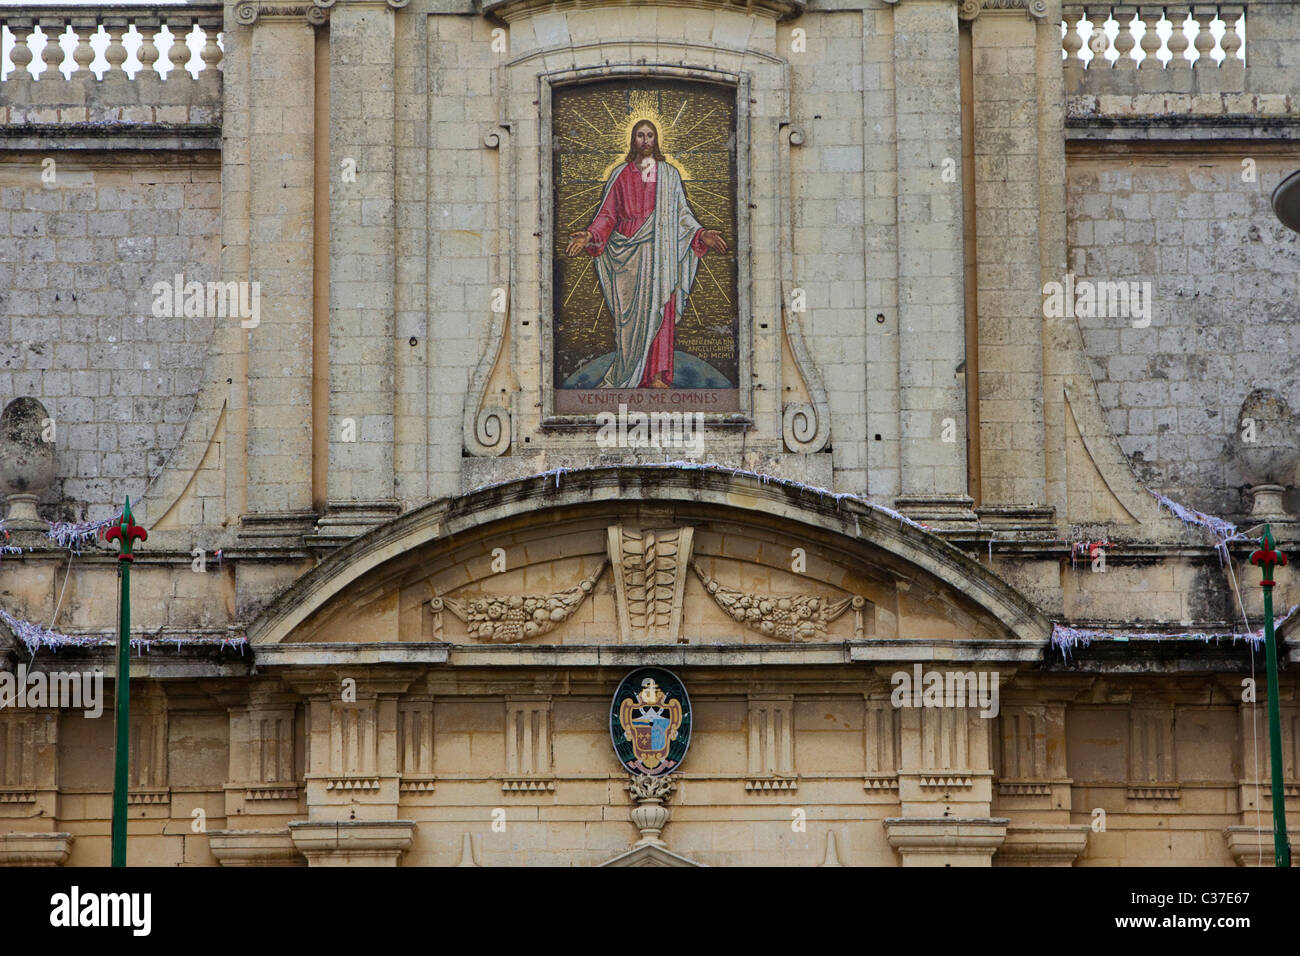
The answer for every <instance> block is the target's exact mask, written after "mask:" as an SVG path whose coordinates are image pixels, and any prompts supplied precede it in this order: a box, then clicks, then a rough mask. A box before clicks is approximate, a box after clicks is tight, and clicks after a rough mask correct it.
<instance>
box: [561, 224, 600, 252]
mask: <svg viewBox="0 0 1300 956" xmlns="http://www.w3.org/2000/svg"><path fill="white" fill-rule="evenodd" d="M592 239H593V236H592V235H591V230H589V229H584V230H582V232H571V233H569V246H568V248H567V249H565V250H564V251H565V253H566V254H567V255H570V256H576V255H578V253H580V252H582V250H583V249H586V248H587V246H589V245H591V242H592Z"/></svg>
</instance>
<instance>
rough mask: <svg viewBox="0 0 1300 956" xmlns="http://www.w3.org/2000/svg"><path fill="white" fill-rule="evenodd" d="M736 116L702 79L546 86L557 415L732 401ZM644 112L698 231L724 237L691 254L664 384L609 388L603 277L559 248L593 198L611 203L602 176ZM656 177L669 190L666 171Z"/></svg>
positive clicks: (730, 103) (722, 406) (730, 98)
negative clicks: (720, 244)
mask: <svg viewBox="0 0 1300 956" xmlns="http://www.w3.org/2000/svg"><path fill="white" fill-rule="evenodd" d="M735 118H736V105H735V90H734V89H732V88H729V87H724V86H719V85H715V84H709V83H700V82H691V81H681V80H646V79H641V78H638V79H636V80H632V81H627V80H618V81H609V82H598V83H587V84H583V85H579V86H571V87H558V88H557V89H556V90H555V91H554V94H553V102H552V121H553V125H552V129H553V137H554V138H553V142H552V147H553V153H552V162H553V167H552V176H553V179H552V181H553V183H554V190H555V203H554V210H555V217H554V225H553V229H554V250H555V252H554V286H553V288H554V294H555V302H554V315H555V326H554V328H555V332H554V335H555V339H554V343H553V344H554V350H553V355H554V363H555V367H554V373H555V377H554V381H555V388H556V392H555V411H556V412H557V413H558V414H584V413H592V414H594V413H595V412H597V411H600V410H602V409H604V408H610V407H616V406H617V405H618V404H619V403H627V404H628V405H630V406H633V407H642V408H645V407H649V406H655V405H662V406H669V407H672V408H674V409H677V410H692V411H703V412H731V411H735V410H737V409H738V408H739V405H738V398H739V391H738V386H739V362H738V313H737V307H736V302H737V299H736V135H735ZM647 119H648V120H650V121H651V122H652V123H654V125H655V127H656V129H657V131H658V138H659V148H660V150H661V153H662V156H663V158H664V160H665V161H666V162H667V163H668V164H671V165H672V166H673V167H674V168H675V169H676V170H677V171H678V172H679V173H680V178H681V182H682V189H683V191H684V193H685V199H686V205H687V207H688V209H689V213H690V214H691V215H693V217H694V219H695V220H697V221H698V223H699V225H700V226H701V227H702V228H703V229H704V230H710V231H713V230H716V231H717V232H718V233H719V234H720V235H721V237H722V239H723V241H724V242H725V244H726V249H725V251H723V250H720V249H714V248H710V249H708V250H707V251H706V252H705V254H704V255H702V256H699V257H698V266H697V267H696V269H695V273H694V276H693V281H691V282H690V283H689V286H690V291H689V293H688V294H687V295H686V297H685V306H684V308H683V309H682V310H681V314H680V315H678V316H677V317H676V325H675V327H674V330H673V332H674V340H673V343H672V356H673V361H672V374H671V376H670V379H671V381H670V382H669V383H668V384H669V387H668V388H662V387H660V388H644V387H640V383H638V384H637V385H636V386H633V387H619V386H618V385H616V384H611V381H610V379H611V376H610V375H609V374H608V370H609V369H610V366H611V365H616V364H617V363H618V361H619V359H618V358H617V357H616V356H615V352H616V349H618V348H619V346H618V343H617V342H616V331H615V320H614V317H613V315H612V314H611V311H610V307H609V304H608V300H609V289H608V288H603V286H602V283H606V285H608V284H609V283H610V282H611V280H610V279H609V275H610V273H609V272H608V271H607V272H606V277H605V278H604V279H602V277H601V269H600V267H599V263H598V259H597V257H596V256H595V255H593V254H592V251H591V248H590V247H588V248H585V249H583V250H582V251H580V252H578V253H577V254H574V255H569V254H566V249H567V247H569V246H570V244H571V242H572V236H573V235H574V234H575V233H580V232H582V231H583V230H587V229H589V228H591V226H592V223H593V219H594V218H595V217H596V216H597V214H598V213H599V212H600V210H601V208H602V200H603V201H604V202H606V203H610V202H612V201H613V200H612V198H611V197H610V196H609V193H610V192H611V190H610V189H608V188H607V186H608V183H609V181H610V179H611V176H614V175H616V174H618V173H619V172H620V171H622V170H623V169H624V168H625V167H626V165H627V162H626V160H627V156H628V154H629V147H630V141H631V137H632V134H633V130H634V129H635V128H636V127H637V125H638V123H640V122H641V121H642V120H647ZM663 179H664V181H665V182H666V183H667V186H668V187H669V188H671V186H672V182H671V180H672V177H671V172H669V173H668V174H666V175H665V176H664V177H663ZM656 188H658V189H664V188H665V186H664V184H663V183H661V184H660V185H659V186H657V187H656ZM655 198H656V201H658V197H657V196H656V197H655ZM688 234H689V233H688ZM659 308H660V309H662V304H660V306H659ZM635 348H636V347H635V346H634V347H633V349H634V350H635ZM641 351H642V353H644V351H645V346H644V345H642V347H641ZM631 367H635V362H633V363H631Z"/></svg>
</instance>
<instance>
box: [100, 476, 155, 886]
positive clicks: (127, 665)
mask: <svg viewBox="0 0 1300 956" xmlns="http://www.w3.org/2000/svg"><path fill="white" fill-rule="evenodd" d="M147 537H148V534H146V533H145V530H144V529H143V528H141V527H140V526H139V525H137V524H135V523H134V522H133V521H132V520H131V499H130V498H127V499H126V505H125V506H124V507H123V508H122V518H121V521H120V523H119V524H116V525H114V526H112V527H110V528H109V529H108V530H106V531H105V532H104V540H105V541H113V540H116V541H117V542H118V555H117V574H118V579H119V582H120V583H119V591H118V593H119V596H120V597H119V600H120V608H121V610H120V612H119V614H118V620H117V684H116V685H115V690H114V694H115V695H116V700H115V702H114V708H113V731H114V733H113V741H114V743H113V831H112V833H113V837H112V863H113V866H126V798H127V793H128V792H129V788H130V784H131V778H130V763H131V562H132V561H134V560H135V555H134V554H132V553H131V545H132V542H133V541H134V540H135V539H137V538H138V539H139V540H141V541H143V540H145V539H146V538H147Z"/></svg>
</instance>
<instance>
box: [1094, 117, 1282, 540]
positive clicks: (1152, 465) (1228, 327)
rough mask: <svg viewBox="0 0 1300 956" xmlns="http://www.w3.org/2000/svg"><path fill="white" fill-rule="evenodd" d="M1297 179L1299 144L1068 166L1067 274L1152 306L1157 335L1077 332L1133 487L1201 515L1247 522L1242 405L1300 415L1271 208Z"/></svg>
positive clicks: (1097, 321)
mask: <svg viewBox="0 0 1300 956" xmlns="http://www.w3.org/2000/svg"><path fill="white" fill-rule="evenodd" d="M1243 162H1245V163H1246V164H1247V165H1246V166H1243ZM1298 166H1300V144H1295V143H1288V144H1286V145H1282V144H1276V145H1274V144H1268V143H1261V144H1250V143H1244V142H1243V143H1237V144H1234V145H1233V146H1230V147H1228V146H1211V145H1209V144H1205V145H1203V146H1194V145H1193V144H1184V145H1182V146H1180V147H1178V148H1177V149H1161V150H1153V149H1152V148H1150V147H1146V148H1142V147H1138V148H1131V147H1130V148H1125V149H1123V150H1122V151H1119V152H1114V151H1112V152H1106V153H1097V152H1092V151H1086V152H1085V151H1083V150H1080V154H1075V155H1072V156H1071V157H1070V160H1069V165H1068V169H1069V183H1068V188H1069V197H1070V199H1069V242H1070V250H1071V260H1070V261H1071V263H1072V269H1073V270H1074V271H1075V273H1076V274H1077V275H1078V276H1079V277H1080V278H1090V279H1092V280H1098V281H1112V282H1114V281H1118V282H1139V283H1150V289H1151V294H1152V306H1153V308H1152V312H1151V319H1150V325H1149V327H1144V328H1136V327H1134V321H1133V320H1131V319H1129V318H1126V317H1124V316H1112V317H1086V318H1080V319H1079V325H1080V327H1081V328H1082V330H1083V338H1084V343H1085V345H1086V348H1087V352H1088V358H1089V362H1090V365H1091V368H1092V372H1093V376H1094V378H1095V379H1096V381H1097V391H1098V395H1099V396H1100V398H1101V402H1102V404H1103V406H1105V408H1106V413H1107V417H1108V419H1109V421H1110V425H1111V428H1112V429H1114V431H1115V434H1116V435H1117V436H1118V437H1119V440H1120V444H1121V446H1122V447H1123V449H1124V452H1125V453H1126V454H1127V455H1128V456H1129V458H1130V460H1131V461H1132V462H1133V464H1134V467H1135V468H1136V469H1137V471H1138V474H1139V476H1140V477H1141V478H1142V479H1143V480H1144V481H1145V482H1147V483H1148V484H1149V485H1150V486H1151V487H1153V488H1156V489H1159V490H1161V491H1164V492H1165V493H1166V494H1168V495H1170V496H1171V497H1174V498H1175V499H1177V500H1180V501H1184V502H1186V503H1187V504H1190V505H1191V506H1193V507H1195V508H1198V509H1200V510H1203V511H1207V512H1211V513H1215V514H1224V515H1238V514H1243V513H1245V512H1247V511H1249V509H1250V500H1249V497H1248V496H1244V495H1243V492H1244V490H1245V487H1246V484H1247V482H1246V481H1245V479H1244V478H1243V477H1242V476H1241V473H1240V470H1239V465H1238V463H1237V461H1236V459H1235V457H1234V454H1233V449H1234V447H1235V446H1236V442H1237V439H1238V433H1239V432H1240V431H1241V428H1242V426H1241V424H1240V422H1239V421H1238V411H1239V409H1240V408H1241V404H1242V401H1243V399H1245V397H1246V395H1247V394H1248V393H1249V392H1251V391H1252V390H1253V389H1256V388H1272V389H1274V390H1276V391H1277V392H1278V393H1279V394H1281V395H1282V396H1283V397H1284V398H1285V399H1286V400H1287V402H1288V403H1289V404H1290V406H1291V407H1292V408H1297V407H1300V358H1297V357H1298V356H1300V324H1297V318H1300V311H1298V310H1300V306H1298V305H1297V303H1300V288H1298V287H1297V277H1298V276H1300V236H1297V235H1296V234H1295V233H1293V232H1291V231H1290V230H1288V229H1286V228H1285V227H1284V226H1283V225H1282V224H1281V223H1279V222H1278V221H1277V218H1276V217H1275V216H1274V215H1273V211H1272V209H1271V208H1270V206H1269V196H1270V194H1271V193H1272V191H1273V188H1274V187H1275V186H1276V185H1277V183H1278V182H1279V181H1280V180H1281V179H1282V178H1283V177H1284V176H1286V175H1288V174H1290V173H1291V172H1292V171H1294V170H1295V169H1296V168H1297V167H1298ZM1248 173H1249V175H1250V176H1252V177H1253V181H1244V180H1243V176H1244V175H1246V174H1248ZM1137 321H1138V322H1139V323H1140V322H1141V321H1143V320H1140V319H1139V320H1137ZM1292 484H1293V485H1294V482H1292ZM1291 502H1292V503H1291V507H1292V508H1294V507H1295V506H1296V503H1297V500H1296V499H1295V498H1294V497H1293V498H1292V499H1291Z"/></svg>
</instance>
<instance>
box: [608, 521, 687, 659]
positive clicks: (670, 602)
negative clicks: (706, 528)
mask: <svg viewBox="0 0 1300 956" xmlns="http://www.w3.org/2000/svg"><path fill="white" fill-rule="evenodd" d="M693 542H694V532H693V530H692V529H691V528H668V529H663V530H656V529H646V530H641V529H633V528H627V527H623V526H620V525H615V526H614V527H611V528H610V529H609V560H610V563H611V564H612V565H613V566H614V592H615V597H616V600H615V604H616V606H617V608H618V624H619V638H620V640H621V642H622V643H624V644H643V643H649V642H675V641H677V640H678V639H679V636H680V634H681V629H682V600H683V596H684V594H685V590H686V566H687V564H688V563H689V562H690V560H691V548H692V545H693Z"/></svg>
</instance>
